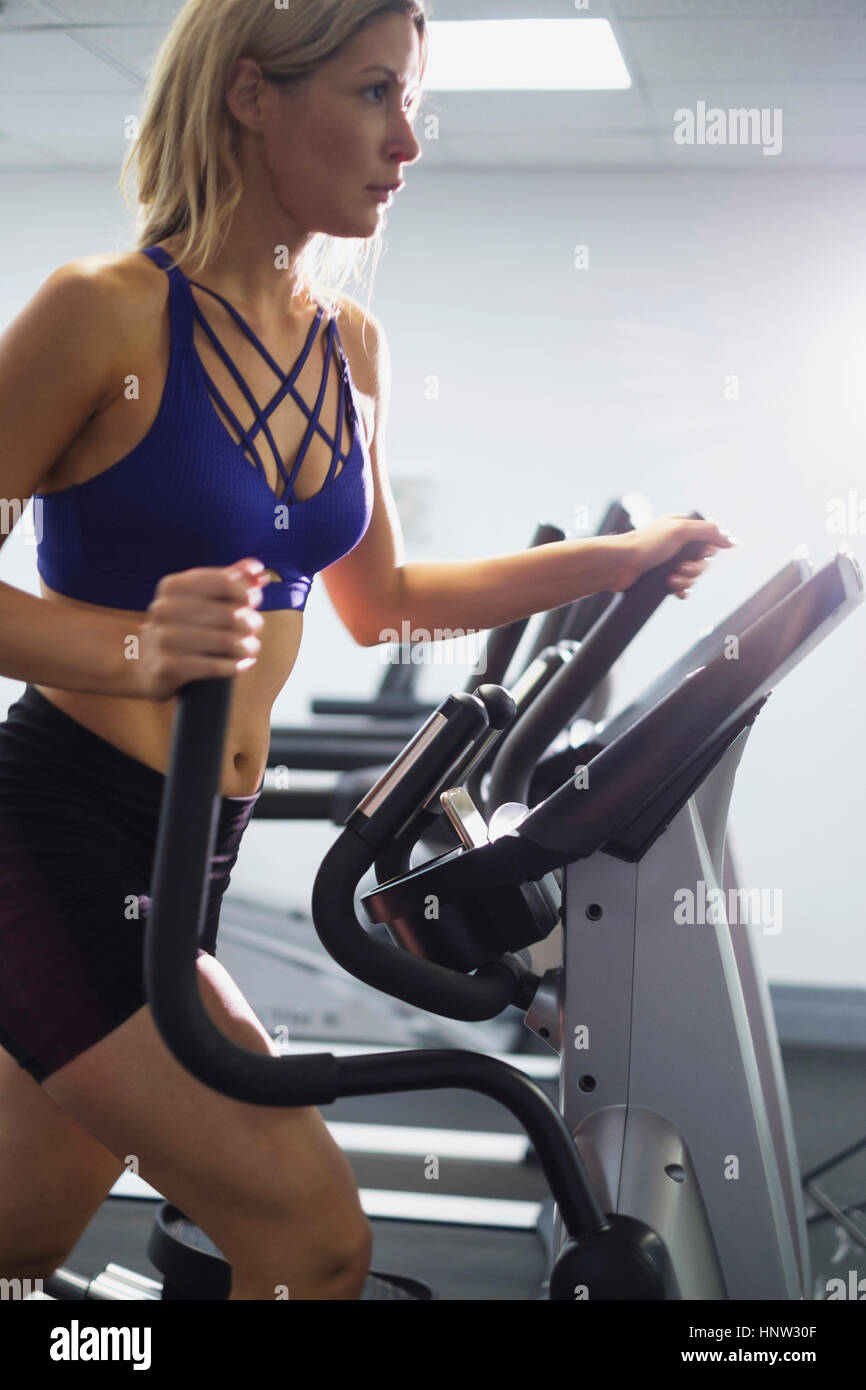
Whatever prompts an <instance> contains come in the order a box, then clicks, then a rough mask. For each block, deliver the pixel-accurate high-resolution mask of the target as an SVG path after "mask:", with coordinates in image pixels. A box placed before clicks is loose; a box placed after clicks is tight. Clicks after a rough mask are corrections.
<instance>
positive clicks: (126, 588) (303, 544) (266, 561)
mask: <svg viewBox="0 0 866 1390" xmlns="http://www.w3.org/2000/svg"><path fill="white" fill-rule="evenodd" d="M142 254H143V255H145V256H148V257H149V258H150V259H151V260H152V261H153V262H154V263H155V264H156V265H158V266H159V267H160V268H161V269H163V270H165V271H166V272H167V274H168V277H169V312H170V317H171V355H170V360H169V367H168V374H167V377H166V381H165V386H164V389H163V395H162V399H161V402H160V406H159V411H158V413H157V416H156V419H155V421H154V423H153V425H152V426H151V428H150V430H149V431H148V433H147V435H146V436H145V438H144V439H143V440H142V441H141V442H140V443H139V444H138V445H137V446H136V447H135V448H134V449H133V450H132V451H131V452H130V453H129V454H127V455H126V456H125V458H122V459H121V460H120V461H119V462H117V463H115V464H112V465H111V466H110V467H109V468H107V469H106V470H104V471H103V472H102V473H99V474H97V475H96V477H94V478H90V479H89V480H88V481H87V482H84V483H77V484H73V485H72V486H71V487H68V488H64V489H63V490H62V491H60V492H50V493H36V494H34V506H38V508H39V512H38V513H37V517H36V520H37V536H38V537H39V543H38V546H37V566H38V569H39V573H40V574H41V575H42V577H43V579H44V580H45V583H46V584H47V585H49V587H50V588H52V589H54V590H55V591H56V592H57V593H61V594H64V595H67V596H68V597H70V598H76V599H80V600H81V601H83V602H86V603H94V604H101V605H104V606H106V607H110V608H120V609H130V610H134V611H142V612H143V611H144V610H145V609H146V608H147V607H148V606H149V604H150V603H151V602H152V600H153V596H154V591H155V589H156V586H157V584H158V583H159V581H160V579H161V578H163V576H164V575H167V574H175V573H179V572H181V571H183V570H188V569H194V568H198V567H199V566H216V567H220V568H221V567H224V566H227V565H231V564H234V563H235V561H237V560H240V559H242V558H243V557H244V556H246V555H251V556H255V557H256V558H257V559H259V560H261V562H262V564H263V565H264V566H265V567H266V568H267V569H271V570H273V571H274V572H275V573H277V574H278V575H279V576H280V582H279V583H277V582H273V583H270V584H267V585H265V587H264V591H263V595H262V604H261V608H262V610H263V611H265V612H266V611H268V610H271V609H285V608H291V609H297V610H302V609H303V608H304V606H305V604H306V602H307V598H308V596H309V593H310V588H311V585H312V582H313V578H314V577H315V575H316V574H318V573H319V572H320V571H321V570H323V569H326V568H327V567H328V566H329V565H332V564H334V563H336V561H337V560H339V559H341V558H342V557H343V556H344V555H346V554H348V553H349V551H350V550H353V549H354V547H355V546H356V545H357V544H358V542H359V541H360V540H361V538H362V537H363V536H364V534H365V532H366V530H367V527H368V525H369V522H370V517H371V515H372V507H373V497H372V491H373V483H372V469H371V464H370V456H369V451H368V449H367V445H366V442H365V440H364V435H363V430H362V428H361V422H360V417H359V414H358V410H357V406H356V404H355V392H354V385H353V382H352V377H351V372H350V370H349V364H348V362H347V360H346V356H345V353H344V352H343V346H342V343H341V341H340V334H339V330H338V328H337V324H336V321H335V320H331V321H330V323H329V324H328V327H327V339H326V352H325V367H324V372H323V375H322V382H321V386H320V388H319V392H318V396H317V399H316V402H315V406H314V408H313V409H312V410H310V408H309V407H308V405H307V403H306V401H305V400H304V399H303V397H302V396H301V395H300V393H299V392H298V390H297V389H296V382H297V380H298V377H299V376H300V373H301V371H302V370H303V367H304V365H305V363H306V362H307V360H308V358H309V356H310V353H311V352H312V349H313V345H314V343H315V342H316V340H317V338H318V335H319V329H320V327H321V322H322V318H323V316H324V309H323V308H322V307H321V306H319V308H318V310H317V313H316V316H315V320H314V322H313V324H312V326H311V328H310V331H309V334H308V336H307V340H306V343H305V345H304V348H303V350H302V352H301V354H300V356H299V357H298V360H297V362H296V363H295V365H294V366H293V368H292V370H291V371H290V372H289V374H288V376H286V375H285V374H284V372H283V371H282V369H281V368H280V367H279V366H278V365H277V363H276V362H275V361H274V359H273V357H272V356H271V355H270V353H269V352H268V351H267V349H266V348H265V347H264V345H263V344H262V343H261V342H260V341H259V339H258V337H257V336H256V334H255V333H254V332H253V330H252V329H251V328H250V327H249V325H248V324H247V323H246V322H245V321H244V319H243V318H242V316H241V315H240V314H239V313H238V312H237V311H236V310H235V309H234V308H233V306H232V305H231V304H229V302H228V301H227V300H225V299H223V297H222V296H221V295H219V294H217V293H216V291H215V290H208V289H207V287H206V286H204V285H198V284H197V283H196V282H195V281H190V280H188V279H187V278H186V276H185V275H184V274H183V272H182V271H181V269H180V267H179V266H177V265H175V264H174V262H173V261H172V260H171V257H170V256H169V255H168V253H167V252H166V251H165V250H164V249H163V248H162V247H160V246H152V247H148V248H147V249H146V250H144V251H143V252H142ZM193 285H195V286H196V288H198V289H200V290H204V291H205V292H206V293H207V294H210V295H213V297H214V298H215V299H218V300H219V301H220V302H221V303H222V304H223V306H224V307H225V308H226V310H227V311H228V313H229V314H231V316H232V318H233V319H234V320H235V322H236V323H238V325H239V326H240V327H241V328H242V330H243V331H244V333H245V334H246V335H247V337H248V338H249V339H250V341H251V342H252V343H253V344H254V346H255V347H256V348H257V349H258V351H259V352H260V353H261V355H262V356H263V358H264V359H265V360H266V361H267V363H268V365H269V367H270V368H271V369H272V371H273V372H274V373H275V374H276V376H277V377H278V379H279V383H280V384H279V387H278V389H277V391H276V393H275V395H274V397H273V398H272V400H271V401H270V402H269V403H268V404H267V406H266V407H265V408H264V409H262V408H261V407H260V405H259V403H258V401H257V400H256V398H255V396H254V395H253V393H252V391H251V390H250V388H249V385H248V384H247V382H246V381H245V380H244V378H243V376H242V375H241V373H240V372H239V371H238V368H237V366H236V364H235V363H234V362H233V361H232V359H231V357H230V356H229V354H228V353H227V352H226V350H225V348H224V347H223V345H222V343H221V342H220V341H219V338H218V337H217V335H216V334H215V333H214V331H213V328H212V327H211V325H210V324H209V323H208V320H207V318H206V317H205V315H204V314H203V313H202V312H201V309H200V308H199V306H198V304H197V303H196V300H195V296H194V295H193V293H192V288H191V286H193ZM195 322H198V323H199V324H200V325H201V327H202V329H203V331H204V332H205V333H206V335H207V337H208V339H209V341H210V342H211V343H212V345H213V347H214V350H215V351H216V352H217V353H218V354H219V356H220V358H221V359H222V361H223V362H224V364H225V366H226V368H227V370H228V371H229V372H230V374H231V376H232V378H233V379H234V381H235V382H236V383H237V385H238V387H239V389H240V391H241V392H242V394H243V396H244V398H245V400H247V401H248V402H249V405H250V407H251V409H252V411H253V413H254V421H253V424H252V425H251V427H250V428H249V429H244V428H243V427H242V425H241V424H240V421H239V420H238V419H237V416H236V415H235V413H234V412H233V410H232V409H231V407H230V406H229V404H228V402H227V401H225V399H224V398H223V396H222V394H221V393H220V391H219V390H218V388H217V386H216V385H215V383H214V382H213V380H212V379H211V377H210V375H209V374H208V372H207V371H206V369H205V366H204V363H203V362H202V360H201V358H200V357H199V354H198V351H197V349H196V347H195V344H194V338H193V328H194V323H195ZM335 347H336V349H337V352H338V353H339V360H340V364H341V366H340V380H339V383H338V387H339V389H338V393H337V394H338V414H337V420H336V422H335V426H336V427H335V431H334V435H333V437H332V436H331V435H330V434H329V433H328V431H327V430H326V428H325V426H324V425H323V424H322V421H321V412H322V406H323V403H324V400H325V394H326V391H327V386H328V379H329V375H330V368H331V363H332V361H333V360H334V348H335ZM288 395H291V396H292V398H293V400H294V401H295V402H296V403H297V405H298V406H299V408H300V409H301V410H302V411H303V412H304V414H305V415H306V416H307V417H308V424H307V428H306V430H305V433H304V437H303V439H302V441H301V446H300V448H299V450H298V454H297V457H296V459H295V461H294V463H293V465H292V467H291V470H290V471H287V469H286V466H285V464H284V462H283V459H282V458H281V456H280V452H279V449H278V447H277V443H276V440H275V439H274V436H273V432H272V430H271V427H270V423H269V421H270V417H271V416H272V415H273V413H274V411H275V410H276V409H277V408H278V406H279V405H280V403H281V402H282V401H283V400H285V399H286V397H287V396H288ZM214 401H216V402H217V403H218V404H219V407H220V409H221V410H222V411H223V413H224V415H225V417H226V419H227V420H228V421H229V422H230V423H231V426H232V429H233V430H234V431H235V433H236V434H237V436H238V438H237V439H235V438H234V437H233V436H232V434H231V433H230V431H229V429H228V428H227V426H226V424H225V423H224V421H223V419H222V418H221V417H220V415H219V413H218V412H217V410H216V407H215V404H214ZM344 419H345V420H346V421H347V422H348V425H349V427H350V428H351V433H352V442H351V446H350V448H349V451H348V453H344V452H343V449H342V436H343V422H344ZM259 434H261V435H262V436H263V438H264V439H265V440H266V441H267V445H268V446H269V447H270V449H271V451H272V453H273V457H274V459H275V461H276V467H277V473H278V483H280V482H281V483H282V489H281V491H280V492H275V491H274V489H273V488H272V487H271V485H270V483H269V482H268V480H267V476H266V473H265V467H264V463H263V461H262V457H261V455H260V453H259V450H258V448H257V447H256V439H257V436H258V435H259ZM316 435H318V436H320V437H321V438H322V439H324V441H325V443H326V444H327V445H328V446H329V448H330V450H331V463H330V468H329V471H328V474H327V477H326V479H325V482H324V483H323V484H322V486H321V488H320V489H319V491H318V492H316V493H314V494H313V495H312V496H311V497H307V498H304V499H298V498H297V497H296V495H295V486H296V484H297V480H298V475H299V471H300V469H301V466H302V464H303V462H304V459H305V458H306V456H307V453H308V451H309V448H310V445H311V443H312V441H313V439H314V438H315V437H316ZM250 455H251V456H252V459H251V458H250V457H249V456H250Z"/></svg>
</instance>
